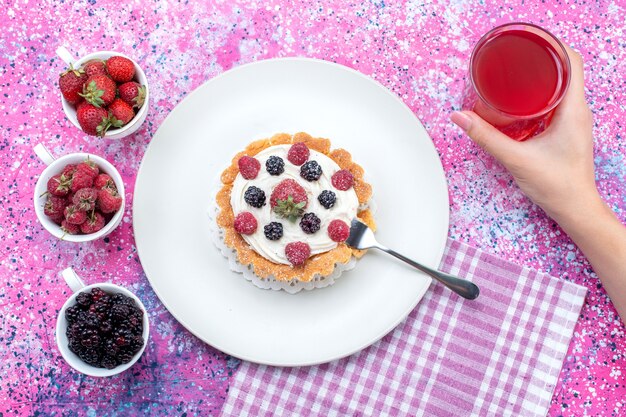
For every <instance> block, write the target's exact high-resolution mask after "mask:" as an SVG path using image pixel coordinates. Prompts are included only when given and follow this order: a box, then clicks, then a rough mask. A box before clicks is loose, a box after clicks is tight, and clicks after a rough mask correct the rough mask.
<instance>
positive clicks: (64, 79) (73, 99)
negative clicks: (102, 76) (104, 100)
mask: <svg viewBox="0 0 626 417" xmlns="http://www.w3.org/2000/svg"><path fill="white" fill-rule="evenodd" d="M87 78H88V77H87V74H85V72H84V71H83V70H82V69H74V67H73V66H72V64H70V68H69V69H68V70H67V71H65V72H63V73H62V74H61V75H60V76H59V89H60V90H61V94H63V98H64V99H65V100H67V102H68V103H70V104H77V103H78V102H79V101H80V100H82V98H81V96H80V93H82V91H83V84H85V81H87Z"/></svg>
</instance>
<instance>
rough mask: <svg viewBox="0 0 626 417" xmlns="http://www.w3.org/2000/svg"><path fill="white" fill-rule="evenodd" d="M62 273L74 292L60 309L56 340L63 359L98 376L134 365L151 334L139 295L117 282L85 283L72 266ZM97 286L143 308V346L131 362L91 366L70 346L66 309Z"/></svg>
mask: <svg viewBox="0 0 626 417" xmlns="http://www.w3.org/2000/svg"><path fill="white" fill-rule="evenodd" d="M61 275H62V276H63V278H64V279H65V282H66V283H67V285H69V287H70V288H71V289H72V291H73V292H74V293H73V294H72V296H71V297H70V298H68V300H67V301H66V302H65V304H63V307H61V310H60V311H59V315H58V317H57V327H56V340H57V345H58V347H59V350H60V351H61V355H62V356H63V359H65V361H66V362H67V363H68V364H69V365H70V366H71V367H72V368H74V369H76V370H77V371H78V372H82V373H83V374H86V375H90V376H97V377H106V376H112V375H117V374H119V373H121V372H124V371H125V370H127V369H128V368H130V367H131V366H133V365H134V364H135V362H137V361H138V360H139V358H140V357H141V355H142V354H143V352H144V350H145V349H146V345H147V344H148V337H149V336H150V322H149V321H148V313H147V311H146V308H145V307H144V305H143V303H142V302H141V300H140V299H139V298H137V296H136V295H135V294H133V293H132V292H130V291H128V290H127V289H125V288H122V287H120V286H118V285H115V284H108V283H100V284H92V285H85V283H84V282H83V281H82V280H81V279H80V277H79V276H78V275H76V273H75V272H74V270H73V269H72V268H67V269H65V270H63V271H62V272H61ZM96 287H99V288H100V289H102V290H103V291H104V292H107V293H109V294H116V293H122V294H124V295H126V296H127V297H130V298H132V299H133V300H135V303H137V305H138V306H139V308H141V310H142V311H143V333H142V337H143V346H142V347H141V349H140V350H139V352H137V353H136V354H135V356H133V359H132V360H131V361H130V362H128V363H125V364H123V365H119V366H117V367H115V368H113V369H106V368H96V367H95V366H91V365H88V364H87V363H85V362H83V361H82V359H80V358H79V357H78V355H76V354H75V353H74V352H72V351H71V350H70V348H69V347H68V343H69V342H68V339H67V335H66V334H65V333H66V330H67V319H66V318H65V310H67V309H68V307H70V306H73V305H75V304H76V296H77V295H78V294H79V293H81V292H83V291H87V292H89V291H91V289H92V288H96Z"/></svg>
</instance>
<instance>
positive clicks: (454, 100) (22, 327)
mask: <svg viewBox="0 0 626 417" xmlns="http://www.w3.org/2000/svg"><path fill="white" fill-rule="evenodd" d="M448 3H449V2H443V1H442V2H389V3H385V2H383V1H369V2H363V3H352V4H347V3H345V2H341V1H333V2H318V1H304V2H295V1H291V2H281V1H267V2H251V1H249V2H243V1H238V2H220V3H219V4H203V5H195V4H185V3H180V2H172V1H170V2H166V1H154V2H141V1H138V0H137V1H129V2H125V3H121V2H114V1H105V0H89V1H87V2H77V3H73V2H66V3H58V4H57V3H55V2H41V3H39V4H36V3H33V2H29V3H26V2H25V1H23V0H22V1H20V0H18V1H16V2H7V1H5V2H4V4H3V7H2V8H1V9H0V19H1V22H2V26H3V34H2V39H1V40H0V69H1V74H2V77H1V80H0V88H1V92H0V116H1V117H0V127H1V128H0V187H1V189H2V192H1V193H0V274H1V275H2V277H3V278H4V280H3V285H2V286H1V287H0V320H1V324H0V329H1V330H0V363H1V368H0V416H10V415H33V414H36V415H64V416H65V415H67V416H70V415H98V416H114V415H137V414H145V415H163V416H166V415H167V416H172V415H216V414H218V413H219V409H220V407H221V405H222V403H223V401H224V397H225V395H227V388H228V384H229V381H230V376H231V375H232V373H233V372H235V371H236V368H237V366H238V363H239V361H238V360H237V359H234V358H231V357H229V356H227V355H225V354H223V353H221V352H219V351H216V350H215V349H213V348H211V347H210V346H207V345H205V344H203V343H202V342H200V341H199V340H198V339H196V338H195V337H194V336H192V335H191V334H190V333H189V332H187V331H186V330H185V329H184V328H182V327H181V326H180V325H179V324H178V323H177V322H176V321H175V320H174V319H173V317H172V316H171V315H170V314H169V313H168V312H167V310H165V308H164V307H163V305H162V304H161V303H160V302H159V300H158V299H157V298H156V296H155V294H154V292H153V291H152V289H151V288H150V286H149V284H148V281H147V279H146V277H145V275H144V273H143V270H142V268H141V264H140V262H139V259H138V256H137V251H136V247H135V243H134V238H133V230H132V221H131V219H132V210H131V207H132V197H133V188H134V181H135V175H136V172H137V169H138V167H139V163H140V161H141V158H142V156H143V154H144V152H145V149H146V147H147V146H148V144H149V142H150V139H151V137H152V136H153V134H154V133H155V132H156V130H157V128H158V127H159V125H160V124H161V123H162V122H163V120H164V118H165V117H166V116H167V114H168V113H169V112H170V111H171V110H172V109H173V108H174V106H175V105H176V104H177V103H178V102H179V101H180V100H182V99H183V98H184V97H185V95H187V94H188V93H189V92H190V91H192V90H193V89H195V88H196V87H198V86H199V85H200V84H202V83H203V82H205V81H207V80H209V79H211V78H212V77H214V76H215V75H217V74H219V73H221V72H223V71H225V70H228V69H230V68H232V67H234V66H237V65H240V64H243V63H247V62H252V61H256V60H260V59H267V58H273V57H284V56H306V57H314V58H320V59H325V60H329V61H333V62H337V63H340V64H344V65H347V66H349V67H352V68H354V69H357V70H359V71H361V72H362V73H364V74H366V75H368V76H370V77H372V78H374V79H376V80H377V81H379V82H380V83H382V84H383V85H384V86H386V87H387V88H389V89H390V90H391V91H393V92H394V93H396V94H397V95H398V96H399V97H400V98H401V99H402V100H404V102H405V103H407V105H409V106H410V108H411V109H412V110H413V111H414V112H415V114H416V115H417V117H419V119H420V120H421V121H422V123H423V124H424V126H425V127H426V129H427V130H428V132H429V134H430V135H431V137H432V138H433V142H434V144H435V146H436V148H437V150H438V152H439V155H440V157H441V159H442V162H443V166H444V169H445V172H446V178H447V180H448V186H449V190H450V203H451V213H450V224H451V226H450V231H449V235H450V237H451V238H453V239H457V240H459V241H463V242H466V243H469V244H471V245H474V246H476V247H479V248H481V249H483V250H486V251H488V252H490V253H494V254H497V255H499V256H500V257H502V258H505V259H508V260H511V261H514V262H517V263H519V264H522V265H526V266H529V267H534V268H537V269H540V270H542V271H545V272H548V273H550V274H552V275H554V276H557V277H561V278H562V279H566V280H569V281H572V282H575V283H578V284H581V285H584V286H586V287H587V288H588V289H589V295H588V299H587V303H586V305H585V306H584V308H583V311H582V314H581V317H580V320H579V323H578V325H577V327H576V330H575V334H574V337H573V340H572V343H571V346H570V351H569V353H568V356H567V358H566V361H565V364H564V367H563V370H562V372H561V375H560V377H559V384H558V386H557V388H556V391H555V394H554V398H553V400H552V406H551V408H550V411H549V415H550V416H582V415H593V416H618V415H624V414H626V410H625V408H626V406H625V405H624V398H625V397H626V369H625V368H626V359H625V357H624V353H625V352H626V340H625V336H624V325H623V323H622V322H621V321H620V319H619V317H618V316H617V315H616V312H615V310H614V308H613V307H612V305H611V304H610V301H609V300H608V298H607V296H606V294H605V292H604V290H603V288H602V285H601V284H600V282H599V281H598V279H597V277H596V276H595V274H594V273H593V271H592V270H591V268H590V266H589V264H588V263H587V261H586V260H585V258H584V257H583V256H582V255H581V253H580V252H579V251H578V250H577V249H576V247H575V246H574V245H573V244H572V242H571V241H570V240H569V239H568V238H567V236H565V235H564V234H563V232H562V231H561V230H560V229H559V227H558V226H557V225H555V224H554V223H553V222H552V221H551V220H550V219H548V218H547V217H546V216H545V214H544V213H543V212H542V211H541V210H540V209H538V208H536V207H535V206H533V204H532V203H531V202H530V201H529V200H528V199H526V198H525V197H524V196H523V195H522V194H521V193H520V191H519V190H518V188H517V186H516V185H515V184H514V182H513V181H512V179H511V177H510V176H509V175H508V174H507V173H506V171H504V170H503V168H501V167H500V166H499V165H498V164H497V163H495V162H494V160H493V159H492V158H490V157H489V156H487V155H486V154H485V153H484V152H483V151H482V150H481V149H480V148H478V147H477V146H475V145H473V144H472V143H471V141H470V140H469V139H468V138H467V137H465V136H464V135H463V134H461V133H460V132H459V130H458V129H457V128H456V127H454V126H453V125H452V124H451V123H450V122H449V119H448V115H449V113H450V111H451V110H453V109H455V108H458V106H459V97H460V95H461V91H462V88H463V79H464V77H465V74H466V66H467V61H468V58H469V54H470V52H471V48H472V45H473V44H474V43H475V42H476V41H477V40H478V38H479V37H480V35H481V34H483V33H484V32H486V31H487V30H489V29H490V28H492V27H493V26H495V25H498V24H501V23H505V22H509V21H516V20H521V21H527V22H532V23H536V24H539V25H541V26H544V27H545V28H547V29H549V30H550V31H552V32H553V33H554V34H555V35H557V36H558V37H560V38H561V39H562V40H564V41H565V42H567V43H569V44H570V45H572V46H573V47H574V48H575V49H577V50H579V51H580V52H581V53H582V55H583V57H584V59H585V75H586V79H587V82H586V84H587V99H588V102H589V103H590V105H591V108H592V110H593V113H594V116H595V123H596V125H595V128H594V133H595V138H596V146H595V163H596V172H597V181H598V187H599V189H600V192H601V194H602V195H603V196H604V198H605V199H606V201H607V202H608V203H609V205H610V206H611V207H612V208H613V209H614V210H615V211H616V213H617V214H618V216H619V217H620V219H621V220H622V222H624V221H626V212H625V211H624V210H626V194H625V192H624V189H625V186H626V184H625V182H626V179H625V178H626V175H625V165H626V164H625V161H624V158H625V154H626V151H625V148H624V140H623V138H624V135H625V133H624V120H625V119H626V107H625V105H624V103H625V100H624V99H625V97H624V95H625V94H626V93H625V92H626V81H625V80H626V77H625V76H626V33H625V31H624V20H623V16H624V15H626V5H625V4H624V3H623V2H603V1H598V2H586V1H580V2H561V3H560V4H559V5H558V6H556V5H552V4H551V2H547V3H544V4H540V5H539V4H534V3H529V2H523V1H518V2H516V3H515V4H513V3H510V2H507V5H506V6H505V5H504V2H493V1H486V2H484V4H479V3H475V4H473V3H470V2H461V1H454V2H451V4H448ZM59 45H65V46H66V47H68V48H69V49H70V50H72V51H73V52H74V53H75V56H76V57H77V58H78V57H80V56H82V55H85V54H87V53H90V52H94V51H97V50H117V51H120V52H122V53H124V54H126V55H129V56H132V57H133V58H135V60H136V61H138V62H139V63H140V64H141V65H142V66H143V68H144V70H145V72H146V75H147V77H148V79H149V81H150V86H151V94H152V97H151V108H150V111H149V114H148V119H147V121H146V123H145V124H144V126H143V127H142V128H141V129H140V130H139V131H138V132H137V133H136V134H135V135H133V136H132V137H129V138H126V139H124V140H121V141H110V140H101V139H96V138H93V137H89V136H87V135H85V134H83V133H82V132H81V131H79V130H78V129H76V128H75V127H73V126H72V125H71V124H70V122H69V121H68V120H66V118H65V115H64V113H63V111H62V108H61V105H60V100H59V92H58V91H57V89H56V82H57V79H58V75H59V73H60V72H61V71H62V70H63V69H64V64H63V63H62V62H61V61H60V60H59V59H58V58H57V57H56V56H55V54H54V51H55V50H56V48H57V47H58V46H59ZM37 143H43V144H45V145H46V146H47V147H48V148H49V149H50V150H51V151H52V152H53V153H54V154H55V155H63V154H65V153H70V152H75V151H79V150H80V151H86V152H91V153H95V154H98V155H101V156H104V157H106V158H107V159H108V160H109V161H111V162H112V163H114V164H115V165H116V166H117V168H118V169H119V170H120V173H121V174H122V176H123V178H124V181H125V185H126V198H127V211H126V214H125V216H124V220H123V223H122V225H121V226H120V227H119V228H118V229H117V230H116V231H115V232H114V233H113V234H111V235H110V236H109V238H107V239H105V240H100V241H97V242H93V243H88V244H83V245H76V244H71V243H67V242H60V241H58V240H56V239H54V238H52V237H51V236H50V235H48V234H47V232H46V231H45V230H43V229H42V227H41V225H40V224H39V223H38V221H37V219H36V217H35V213H34V210H33V208H32V193H33V188H34V185H35V182H36V180H37V177H38V175H39V173H40V172H41V170H42V169H43V164H42V163H41V162H40V161H39V160H37V158H36V157H35V156H34V154H33V152H32V147H33V146H34V145H35V144H37ZM67 266H73V267H74V268H75V269H76V270H77V271H78V272H79V274H81V275H82V276H83V278H84V280H85V281H86V282H87V283H96V282H102V281H112V282H115V283H117V284H121V285H123V286H126V287H127V288H129V289H130V290H132V291H133V292H135V293H136V294H137V295H138V296H139V297H140V298H141V299H142V301H143V302H144V304H146V307H147V308H148V310H149V314H150V317H151V320H152V323H154V324H153V327H152V332H151V340H150V344H149V345H148V348H147V350H146V352H145V354H144V355H143V357H142V358H141V360H140V362H139V363H138V364H137V365H135V366H134V367H133V368H132V369H131V370H130V371H128V372H126V373H124V374H122V375H119V376H116V377H113V378H109V379H103V380H100V379H94V378H90V377H86V376H83V375H81V374H78V373H76V372H74V371H73V370H72V369H71V368H69V366H68V365H67V364H66V363H65V362H64V361H63V359H62V358H61V356H60V353H59V351H58V349H57V347H56V343H55V339H54V325H55V320H56V313H57V311H58V309H59V308H60V307H61V306H62V304H63V302H64V301H65V299H66V298H67V297H68V295H69V291H68V289H67V288H66V286H65V284H64V283H63V281H62V279H61V278H60V277H59V275H58V271H59V270H61V269H63V268H65V267H67Z"/></svg>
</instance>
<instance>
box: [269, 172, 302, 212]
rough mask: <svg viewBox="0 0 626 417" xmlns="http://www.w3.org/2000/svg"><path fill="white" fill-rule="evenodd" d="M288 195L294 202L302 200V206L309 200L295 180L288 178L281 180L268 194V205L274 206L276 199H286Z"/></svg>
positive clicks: (276, 202)
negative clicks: (270, 193) (269, 194)
mask: <svg viewBox="0 0 626 417" xmlns="http://www.w3.org/2000/svg"><path fill="white" fill-rule="evenodd" d="M289 196H291V197H293V201H294V202H295V203H301V202H303V201H304V207H306V206H307V204H308V202H309V200H308V198H307V195H306V191H305V190H304V188H302V186H301V185H300V184H298V183H297V182H296V181H295V180H292V179H288V180H283V181H281V182H280V183H279V184H278V185H277V186H276V187H274V190H273V191H272V195H271V196H270V206H272V208H274V207H276V205H277V204H278V200H283V201H286V200H287V199H288V198H289Z"/></svg>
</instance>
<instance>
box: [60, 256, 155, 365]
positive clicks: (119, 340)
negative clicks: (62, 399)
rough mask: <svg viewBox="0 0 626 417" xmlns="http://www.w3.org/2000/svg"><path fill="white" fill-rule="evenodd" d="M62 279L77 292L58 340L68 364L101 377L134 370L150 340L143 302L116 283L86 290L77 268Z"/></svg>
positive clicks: (64, 273)
mask: <svg viewBox="0 0 626 417" xmlns="http://www.w3.org/2000/svg"><path fill="white" fill-rule="evenodd" d="M61 275H62V276H63V278H64V279H65V282H66V283H67V285H69V287H70V289H71V290H72V291H73V294H72V296H71V297H70V298H69V299H68V300H67V301H66V302H65V304H64V305H63V307H62V308H61V310H60V311H59V316H58V318H57V327H56V340H57V345H58V347H59V350H60V352H61V355H62V356H63V359H65V361H66V362H67V363H68V364H69V365H70V366H71V367H72V368H74V369H75V370H77V371H78V372H81V373H83V374H86V375H90V376H95V377H107V376H112V375H116V374H119V373H121V372H123V371H125V370H127V369H128V368H130V367H131V366H133V365H134V364H135V363H136V362H137V360H139V358H140V357H141V355H142V354H143V352H144V350H145V349H146V344H147V341H148V337H149V335H150V324H149V321H148V314H147V313H146V308H145V307H144V305H143V303H142V302H141V300H139V298H137V296H136V295H134V294H133V293H132V292H130V291H128V290H127V289H125V288H123V287H120V286H118V285H115V284H110V283H99V284H92V285H85V283H84V282H83V281H82V280H81V279H80V277H79V276H78V275H76V273H75V272H74V270H73V269H72V268H67V269H65V270H63V271H62V272H61Z"/></svg>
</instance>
